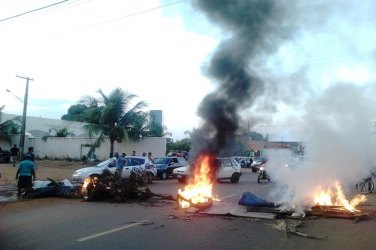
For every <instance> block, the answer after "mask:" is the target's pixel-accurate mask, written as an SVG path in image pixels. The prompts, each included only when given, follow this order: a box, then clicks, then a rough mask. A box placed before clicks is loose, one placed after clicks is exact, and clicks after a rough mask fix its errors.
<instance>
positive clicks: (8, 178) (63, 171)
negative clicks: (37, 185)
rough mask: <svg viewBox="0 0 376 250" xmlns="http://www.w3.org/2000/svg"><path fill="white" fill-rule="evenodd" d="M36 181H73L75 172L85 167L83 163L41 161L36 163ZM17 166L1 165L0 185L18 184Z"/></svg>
mask: <svg viewBox="0 0 376 250" xmlns="http://www.w3.org/2000/svg"><path fill="white" fill-rule="evenodd" d="M36 164H37V170H36V179H37V180H47V177H48V178H51V179H54V180H62V179H68V180H69V179H71V177H72V174H73V172H74V171H75V170H76V169H79V168H82V167H84V166H85V163H84V162H82V161H78V162H70V161H61V160H56V161H55V160H39V161H36ZM16 172H17V166H16V167H13V166H12V164H10V163H5V164H0V173H1V175H2V177H1V178H0V185H9V184H16V183H17V181H16Z"/></svg>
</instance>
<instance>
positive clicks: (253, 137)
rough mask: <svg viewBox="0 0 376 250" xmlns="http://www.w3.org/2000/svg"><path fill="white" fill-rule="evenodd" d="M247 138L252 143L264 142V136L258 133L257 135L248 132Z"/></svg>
mask: <svg viewBox="0 0 376 250" xmlns="http://www.w3.org/2000/svg"><path fill="white" fill-rule="evenodd" d="M248 136H249V137H250V138H251V140H252V141H263V140H264V136H263V135H262V134H260V133H257V132H252V131H251V132H249V133H248Z"/></svg>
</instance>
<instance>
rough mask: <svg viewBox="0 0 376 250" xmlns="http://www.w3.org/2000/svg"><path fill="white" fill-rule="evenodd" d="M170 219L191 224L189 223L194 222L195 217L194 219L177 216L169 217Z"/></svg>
mask: <svg viewBox="0 0 376 250" xmlns="http://www.w3.org/2000/svg"><path fill="white" fill-rule="evenodd" d="M168 218H169V219H171V220H176V219H179V220H182V221H186V222H189V221H192V220H193V217H192V216H177V215H169V216H168Z"/></svg>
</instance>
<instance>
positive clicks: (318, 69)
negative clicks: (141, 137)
mask: <svg viewBox="0 0 376 250" xmlns="http://www.w3.org/2000/svg"><path fill="white" fill-rule="evenodd" d="M56 2H59V1H58V0H0V20H2V21H0V36H1V39H0V85H1V89H0V105H6V107H5V109H4V112H6V113H11V114H20V115H21V114H22V109H23V104H22V103H21V102H20V101H19V100H17V98H15V97H14V96H13V95H12V94H10V93H8V92H6V89H9V90H10V91H11V92H12V93H13V94H14V95H16V96H18V97H20V98H21V99H23V97H24V93H25V83H26V80H24V79H21V78H18V77H16V75H20V76H27V77H30V78H33V79H34V80H33V81H31V82H30V87H29V101H28V103H29V105H28V110H27V113H28V115H30V116H41V117H45V118H56V119H60V118H61V116H62V115H63V114H66V113H67V109H68V108H69V107H70V106H71V105H73V104H76V103H77V101H78V100H79V99H80V97H82V96H85V95H92V96H96V91H97V90H98V89H99V88H101V89H102V90H103V91H104V93H107V94H108V93H109V92H110V91H111V90H113V89H114V88H116V87H121V88H122V89H124V90H126V91H129V92H131V93H133V94H136V95H137V96H138V97H139V98H138V100H144V101H146V102H147V103H148V104H149V106H148V110H150V109H161V110H163V116H164V125H166V126H167V128H168V131H170V132H172V134H173V137H174V138H175V139H181V138H183V137H184V131H186V130H191V129H192V128H194V127H198V126H200V119H199V118H198V116H197V115H196V111H197V107H198V106H199V104H200V102H201V100H202V99H203V98H204V97H205V96H206V95H207V94H209V93H210V92H212V91H214V90H215V89H216V87H217V85H216V83H215V82H214V81H213V80H212V79H210V78H208V77H207V76H206V75H205V74H203V71H202V68H203V66H204V65H205V62H206V61H208V58H210V55H211V54H212V53H213V52H214V50H215V49H216V47H217V46H218V45H219V44H220V41H221V40H222V39H224V38H226V37H228V36H229V33H230V32H229V31H228V30H226V29H222V27H221V26H219V25H217V24H216V23H212V22H211V21H209V20H207V19H206V18H205V16H204V14H203V13H201V12H200V11H199V10H198V9H195V8H194V7H192V6H191V1H173V0H161V1H158V0H140V1H134V0H111V1H109V0H106V1H105V0H91V1H89V0H76V1H74V0H72V1H66V2H65V3H63V4H59V5H56V6H54V7H51V8H46V9H43V10H40V11H35V12H31V13H29V14H25V15H21V16H18V17H15V18H10V19H7V18H9V17H13V16H17V15H19V14H22V13H25V12H28V11H31V10H34V9H38V8H41V7H44V6H48V5H50V4H53V3H56ZM218 2H220V1H218ZM313 2H314V3H308V1H293V2H291V4H290V2H289V4H286V7H287V6H289V8H286V9H287V10H288V11H291V15H289V16H290V17H291V18H289V20H288V21H289V22H291V23H294V24H296V26H297V30H296V32H292V33H293V34H294V35H291V39H289V38H286V39H284V40H283V42H281V44H279V45H278V46H276V49H275V51H274V52H273V53H269V54H268V55H264V57H258V58H257V60H255V61H253V62H252V67H253V70H255V69H256V70H257V72H258V75H263V76H264V79H263V80H265V81H266V82H267V84H266V85H265V86H267V87H268V86H269V88H268V91H265V92H263V98H259V99H258V100H257V102H254V105H253V106H252V107H248V108H245V109H244V110H243V112H242V116H243V117H244V126H245V127H247V126H248V124H249V126H251V127H253V129H252V130H255V131H258V132H261V133H263V134H269V135H270V136H273V137H274V139H282V140H283V139H285V140H289V139H296V140H299V139H300V138H298V137H297V135H294V134H293V131H294V128H295V127H296V126H297V121H298V120H299V118H300V117H301V116H300V115H299V114H300V113H304V108H303V106H304V104H305V101H304V100H307V99H308V100H310V99H314V97H315V96H318V95H320V94H321V93H323V92H325V91H326V90H327V89H328V88H330V87H331V86H333V85H336V84H338V83H339V82H346V83H349V84H351V85H354V86H357V87H358V88H362V89H363V90H364V91H363V92H361V94H360V96H361V98H360V100H351V101H356V102H359V101H361V102H362V101H364V100H368V102H369V103H368V105H370V106H371V105H375V104H376V97H375V92H374V86H375V81H374V80H375V78H376V77H375V70H374V69H375V56H376V52H375V47H376V20H375V19H376V17H375V16H376V14H375V13H376V2H374V1H373V0H369V1H366V0H365V1H351V3H349V1H345V0H343V1H313ZM326 2H330V3H326ZM290 7H291V8H290ZM313 17H314V18H313ZM4 19H7V20H4ZM250 42H252V41H250ZM261 58H262V59H261ZM250 64H251V63H250ZM363 97H364V98H365V99H362V98H363ZM270 102H272V104H271V105H268V104H270ZM349 105H351V104H350V103H349ZM371 121H372V120H370V122H371Z"/></svg>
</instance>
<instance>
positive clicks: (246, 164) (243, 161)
mask: <svg viewBox="0 0 376 250" xmlns="http://www.w3.org/2000/svg"><path fill="white" fill-rule="evenodd" d="M232 158H233V159H234V160H235V161H237V162H238V163H239V164H240V166H241V167H242V168H250V167H251V164H252V163H253V160H252V157H246V156H233V157H232Z"/></svg>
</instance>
